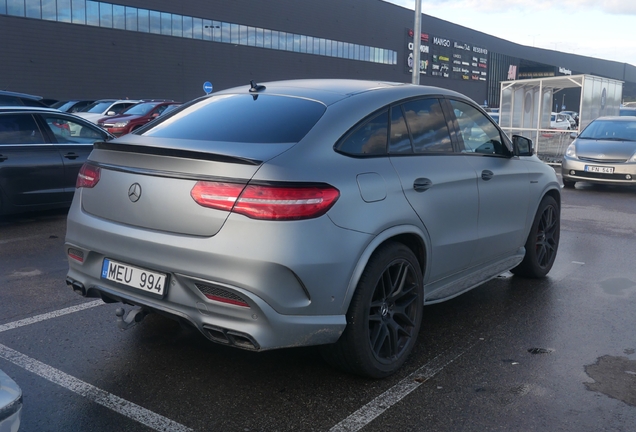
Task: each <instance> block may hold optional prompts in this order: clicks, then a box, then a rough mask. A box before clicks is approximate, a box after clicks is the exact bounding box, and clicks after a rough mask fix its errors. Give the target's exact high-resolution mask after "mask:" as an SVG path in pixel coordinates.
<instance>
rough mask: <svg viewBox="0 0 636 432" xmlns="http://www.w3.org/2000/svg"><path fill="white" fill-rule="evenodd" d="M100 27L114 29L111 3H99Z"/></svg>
mask: <svg viewBox="0 0 636 432" xmlns="http://www.w3.org/2000/svg"><path fill="white" fill-rule="evenodd" d="M99 26H100V27H106V28H113V5H112V4H110V3H103V2H100V3H99Z"/></svg>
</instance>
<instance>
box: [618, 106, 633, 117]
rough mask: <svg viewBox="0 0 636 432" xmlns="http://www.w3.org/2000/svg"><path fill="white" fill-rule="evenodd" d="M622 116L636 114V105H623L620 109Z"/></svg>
mask: <svg viewBox="0 0 636 432" xmlns="http://www.w3.org/2000/svg"><path fill="white" fill-rule="evenodd" d="M619 115H620V116H636V107H628V106H622V107H620V111H619Z"/></svg>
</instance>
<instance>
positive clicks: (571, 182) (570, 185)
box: [563, 180, 576, 189]
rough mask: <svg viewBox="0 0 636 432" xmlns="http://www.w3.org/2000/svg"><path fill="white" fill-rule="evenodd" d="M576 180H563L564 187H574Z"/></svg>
mask: <svg viewBox="0 0 636 432" xmlns="http://www.w3.org/2000/svg"><path fill="white" fill-rule="evenodd" d="M575 184H576V182H574V181H571V180H563V187H564V188H566V189H574V185H575Z"/></svg>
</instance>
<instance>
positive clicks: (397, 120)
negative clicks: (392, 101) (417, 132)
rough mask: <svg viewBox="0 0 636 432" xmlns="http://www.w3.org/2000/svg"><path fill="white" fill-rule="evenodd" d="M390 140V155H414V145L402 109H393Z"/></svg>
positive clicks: (397, 107) (395, 107)
mask: <svg viewBox="0 0 636 432" xmlns="http://www.w3.org/2000/svg"><path fill="white" fill-rule="evenodd" d="M389 133H390V140H389V153H391V154H412V153H413V145H412V144H411V137H410V135H409V130H408V128H407V127H406V121H405V120H404V115H403V113H402V107H400V106H394V107H393V108H391V131H390V132H389Z"/></svg>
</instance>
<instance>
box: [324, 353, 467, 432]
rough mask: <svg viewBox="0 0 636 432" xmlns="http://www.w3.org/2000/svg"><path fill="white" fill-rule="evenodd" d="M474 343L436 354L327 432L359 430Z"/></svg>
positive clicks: (353, 431)
mask: <svg viewBox="0 0 636 432" xmlns="http://www.w3.org/2000/svg"><path fill="white" fill-rule="evenodd" d="M476 344H477V342H473V343H471V344H469V345H468V346H464V347H462V345H460V346H458V347H455V348H454V349H453V350H451V351H447V352H445V353H443V354H440V355H438V356H437V357H435V358H434V359H433V360H431V361H430V362H428V363H426V364H425V365H424V366H422V367H420V368H419V369H418V370H416V371H415V372H413V373H412V374H411V375H409V376H407V377H406V378H404V379H403V380H402V381H400V382H399V383H397V384H396V385H394V386H393V387H391V388H390V389H388V390H387V391H385V392H384V393H382V394H381V395H380V396H378V397H376V398H375V399H373V400H372V401H371V402H369V403H368V404H366V405H365V406H363V407H362V408H360V409H359V410H357V411H356V412H354V413H353V414H351V415H350V416H349V417H347V418H346V419H344V420H342V421H341V422H340V423H338V424H337V425H335V426H334V427H332V428H331V429H329V432H355V431H359V430H360V429H362V428H363V427H365V426H366V425H368V424H369V423H371V422H372V421H373V420H374V419H375V418H376V417H379V416H380V415H381V414H382V413H384V411H386V410H388V409H389V408H391V407H392V406H393V405H395V404H397V403H398V402H400V401H401V400H402V399H404V398H405V397H406V396H408V395H409V394H410V393H411V392H413V390H415V389H416V388H418V387H419V386H421V385H422V384H424V383H425V382H426V381H428V380H429V379H431V378H432V377H434V376H435V375H437V374H438V373H439V372H440V371H442V370H443V369H444V368H445V367H446V366H448V365H449V364H451V363H452V362H454V361H455V360H457V359H458V358H459V357H461V356H462V355H464V354H465V353H466V352H467V351H469V350H470V349H471V348H472V347H474V346H475V345H476Z"/></svg>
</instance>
